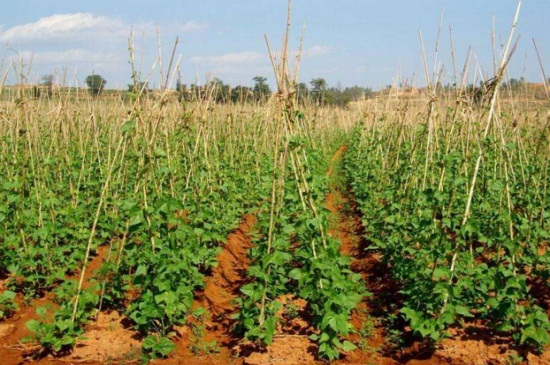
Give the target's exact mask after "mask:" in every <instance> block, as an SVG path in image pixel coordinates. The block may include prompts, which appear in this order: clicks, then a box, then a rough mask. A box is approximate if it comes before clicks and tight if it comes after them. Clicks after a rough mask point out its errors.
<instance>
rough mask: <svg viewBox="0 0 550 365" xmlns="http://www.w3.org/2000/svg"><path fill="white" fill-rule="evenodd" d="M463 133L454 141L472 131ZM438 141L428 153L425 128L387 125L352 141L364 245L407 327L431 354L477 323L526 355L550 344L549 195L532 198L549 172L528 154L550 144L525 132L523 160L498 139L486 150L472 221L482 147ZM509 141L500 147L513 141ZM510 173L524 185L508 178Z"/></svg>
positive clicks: (448, 133) (352, 174)
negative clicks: (540, 288) (454, 332)
mask: <svg viewBox="0 0 550 365" xmlns="http://www.w3.org/2000/svg"><path fill="white" fill-rule="evenodd" d="M449 114H450V115H454V113H453V112H450V113H449ZM454 123H455V125H453V128H454V130H455V131H456V130H463V128H464V127H465V125H464V124H462V123H461V122H460V121H454ZM449 125H450V124H449ZM432 132H433V133H434V134H435V136H433V137H432V138H434V139H432V141H433V140H438V141H440V142H439V143H438V144H435V143H433V144H432V145H431V146H430V147H428V146H427V141H428V139H427V136H428V130H427V128H426V126H425V125H417V126H414V125H405V124H402V123H401V122H399V121H395V120H382V119H380V121H378V122H375V124H374V125H372V126H368V127H365V128H363V129H360V128H358V129H357V130H356V131H355V133H354V136H353V138H352V142H351V144H350V148H349V151H348V153H347V155H346V160H345V165H346V170H347V174H348V176H349V179H350V182H351V186H352V189H353V191H354V193H355V196H356V199H357V202H358V204H359V206H360V209H361V211H362V213H363V224H364V226H365V229H366V231H367V232H368V234H367V236H366V237H365V238H366V239H367V240H368V241H369V242H370V243H371V246H370V249H377V250H380V252H381V253H382V255H383V261H384V263H387V265H388V267H390V268H391V269H390V272H391V275H392V277H393V280H395V282H397V283H400V285H401V290H400V294H401V295H402V296H403V299H404V300H403V303H402V308H401V309H400V313H401V315H402V317H403V319H404V320H406V322H407V323H408V324H409V326H410V328H411V329H412V331H413V332H414V334H415V335H416V336H417V337H420V338H424V339H428V340H431V341H433V342H438V341H440V340H441V339H442V338H444V337H445V336H447V335H448V332H447V329H448V328H449V327H453V326H460V325H461V324H462V323H464V322H468V321H472V320H474V319H479V320H485V321H486V323H487V324H489V325H492V326H494V327H495V329H496V330H497V331H500V332H503V333H507V334H511V336H512V337H513V338H514V339H515V340H516V342H517V343H518V344H526V345H530V346H532V347H539V346H543V345H544V344H547V343H549V337H548V331H549V330H550V325H549V323H548V315H547V314H546V313H544V311H543V310H541V308H540V305H539V303H540V298H537V297H536V296H537V294H536V293H535V292H533V291H532V290H531V289H530V283H535V282H540V280H547V278H548V276H547V269H546V268H547V267H548V266H546V260H547V258H546V256H547V255H540V254H539V253H538V250H539V249H540V247H541V245H544V242H547V240H548V238H547V232H546V230H545V229H544V228H542V227H548V225H549V224H550V220H549V218H550V216H549V215H548V214H547V213H546V212H547V211H548V208H550V195H549V194H548V192H547V191H545V192H544V193H542V194H541V192H540V191H539V190H538V189H535V188H533V186H542V185H544V184H546V183H547V182H548V176H549V171H548V165H547V164H543V163H541V161H542V160H543V159H542V160H541V159H540V157H539V158H537V157H536V155H537V151H536V150H532V147H531V146H534V145H538V146H539V148H541V147H542V146H545V147H544V148H547V147H546V146H547V144H548V141H547V139H546V137H542V138H541V135H540V134H539V133H540V131H539V130H537V128H536V127H532V128H531V129H522V130H521V131H520V132H518V133H519V134H520V135H522V138H526V139H527V140H529V141H530V142H529V145H530V146H526V145H524V146H523V148H524V150H521V149H520V148H519V146H518V144H517V143H508V144H506V145H504V146H502V145H501V139H500V138H501V137H499V139H493V138H488V139H487V140H485V141H482V143H483V144H484V145H483V147H484V149H485V150H484V151H485V152H484V156H483V163H482V165H481V167H480V170H479V174H478V176H477V181H476V190H475V194H474V195H473V199H472V201H471V210H470V214H469V216H468V218H467V219H464V210H465V208H466V206H467V200H468V195H469V191H470V190H469V184H470V183H471V179H472V177H471V176H472V171H473V169H474V166H475V165H476V158H477V150H476V153H472V151H471V150H469V149H468V144H473V143H475V142H473V141H472V140H471V139H470V138H471V136H466V135H460V136H457V135H456V134H453V129H450V128H449V127H441V128H439V129H437V130H435V131H432ZM454 133H456V132H454ZM504 133H506V134H504ZM512 133H515V132H513V131H512V130H505V131H504V132H503V136H504V137H502V138H506V139H508V140H511V141H515V138H516V137H514V135H513V134H512ZM430 149H432V150H430ZM426 151H429V152H426ZM528 151H529V152H528ZM430 156H431V157H430ZM504 156H506V157H504ZM520 156H531V157H529V158H527V159H525V158H524V157H520ZM504 165H506V166H504ZM497 166H498V168H497ZM504 169H507V173H508V174H509V175H508V177H507V175H506V174H505V170H504ZM512 172H515V173H518V174H517V175H514V176H515V177H514V178H511V177H510V174H512ZM520 172H522V173H523V174H524V175H520V174H521V173H520ZM508 202H509V204H508ZM508 207H510V208H508ZM543 262H544V263H543ZM543 282H544V281H543Z"/></svg>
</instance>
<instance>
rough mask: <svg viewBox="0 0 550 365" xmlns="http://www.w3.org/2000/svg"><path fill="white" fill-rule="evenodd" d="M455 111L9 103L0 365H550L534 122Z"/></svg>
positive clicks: (2, 151) (540, 166)
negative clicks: (1, 363) (327, 364)
mask: <svg viewBox="0 0 550 365" xmlns="http://www.w3.org/2000/svg"><path fill="white" fill-rule="evenodd" d="M457 96H459V95H458V94H457V93H454V94H445V95H440V96H439V98H438V100H434V99H432V98H428V97H426V98H425V100H423V99H422V97H419V98H417V99H415V100H411V99H410V98H401V99H400V98H390V97H387V98H378V99H375V100H368V101H366V102H362V103H358V104H356V105H354V106H353V107H352V108H348V109H334V108H333V109H330V108H323V107H316V106H314V105H298V104H295V103H294V101H293V100H292V99H291V98H284V97H280V98H277V97H274V98H272V100H271V101H269V102H268V103H266V104H244V105H241V104H234V105H233V104H231V105H228V104H216V103H214V102H212V101H209V100H199V101H196V102H193V103H183V104H182V103H178V102H177V101H176V100H172V99H169V98H168V96H166V99H163V98H162V97H160V98H150V97H144V98H141V99H140V98H138V99H136V100H134V102H129V101H128V100H122V99H120V100H116V99H113V98H112V97H109V98H101V97H100V98H83V100H80V101H75V100H69V99H68V98H67V99H64V98H53V99H30V98H29V99H28V100H23V101H22V100H20V99H18V100H13V101H11V102H5V103H4V104H3V105H2V112H1V118H2V125H3V128H2V129H1V132H0V133H1V136H0V138H1V141H2V142H1V144H0V156H1V160H0V161H1V166H2V167H1V170H0V175H1V176H0V178H1V181H2V185H1V187H0V188H1V189H2V194H1V195H0V196H1V200H0V225H1V229H2V235H1V237H0V240H1V242H0V243H1V245H0V250H1V252H0V290H1V294H0V315H1V318H2V322H0V336H2V345H1V347H0V353H1V354H2V358H3V359H8V360H5V361H8V363H19V362H22V361H23V362H30V363H39V364H57V363H71V362H78V363H80V362H83V363H109V362H110V363H138V362H143V361H148V359H150V360H152V361H153V363H159V364H163V363H167V364H168V363H178V362H179V363H181V362H182V361H183V362H185V363H203V364H209V363H235V364H239V363H243V362H244V363H247V364H261V363H276V361H278V360H279V361H280V360H281V359H284V361H285V363H292V362H294V363H313V362H322V361H327V360H332V361H335V363H343V364H345V363H368V362H369V361H370V362H371V363H415V364H421V363H426V364H428V363H502V364H509V363H522V362H525V363H529V364H544V363H548V362H549V361H550V360H549V359H550V358H549V352H548V348H547V347H545V346H547V345H548V342H549V338H548V331H549V329H550V324H549V320H548V316H549V314H550V309H549V305H550V291H549V278H550V266H549V262H548V261H549V259H550V256H549V255H548V250H549V247H548V240H549V236H550V235H549V233H548V225H549V223H550V212H549V209H550V193H549V192H548V183H549V181H550V179H549V171H550V168H549V166H548V165H549V161H550V159H549V157H550V156H549V154H550V144H549V137H550V132H549V126H550V119H549V118H550V116H549V114H548V106H549V105H548V103H547V102H546V104H545V103H544V102H540V101H539V102H536V103H535V102H534V101H532V100H529V99H526V98H522V97H521V95H517V96H516V95H513V94H508V96H507V97H501V98H499V99H498V100H497V104H496V107H495V109H494V110H495V111H494V114H493V115H492V116H490V117H489V114H490V108H489V106H488V105H477V104H475V103H474V102H473V101H472V100H468V99H467V97H466V98H465V99H464V98H460V97H457ZM25 337H28V341H27V342H21V340H22V339H23V338H25ZM162 358H166V359H164V360H162ZM153 359H158V360H153ZM337 359H339V360H337ZM478 360H479V361H485V362H475V361H478ZM514 361H515V362H514Z"/></svg>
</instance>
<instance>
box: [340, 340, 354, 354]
mask: <svg viewBox="0 0 550 365" xmlns="http://www.w3.org/2000/svg"><path fill="white" fill-rule="evenodd" d="M356 349H357V346H355V345H354V344H353V343H351V342H350V341H344V343H343V345H342V350H344V351H345V352H350V351H354V350H356Z"/></svg>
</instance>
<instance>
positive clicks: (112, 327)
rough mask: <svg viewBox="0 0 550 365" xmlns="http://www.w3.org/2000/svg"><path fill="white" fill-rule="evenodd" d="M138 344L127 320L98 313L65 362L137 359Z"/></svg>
mask: <svg viewBox="0 0 550 365" xmlns="http://www.w3.org/2000/svg"><path fill="white" fill-rule="evenodd" d="M140 355H141V341H140V339H139V338H138V337H137V336H136V333H135V332H134V331H132V330H131V329H129V326H128V323H127V320H126V319H125V318H124V317H122V316H121V315H120V314H119V313H117V312H111V313H99V315H98V316H97V319H96V320H95V321H94V322H92V323H90V324H88V326H87V328H86V332H85V334H84V338H83V339H80V340H77V342H76V346H75V348H74V349H73V352H72V353H71V354H70V355H69V356H67V358H66V360H68V361H71V360H76V361H81V362H82V361H90V362H92V361H96V362H100V363H108V362H115V361H116V362H120V361H126V362H128V361H129V360H133V359H138V358H139V356H140Z"/></svg>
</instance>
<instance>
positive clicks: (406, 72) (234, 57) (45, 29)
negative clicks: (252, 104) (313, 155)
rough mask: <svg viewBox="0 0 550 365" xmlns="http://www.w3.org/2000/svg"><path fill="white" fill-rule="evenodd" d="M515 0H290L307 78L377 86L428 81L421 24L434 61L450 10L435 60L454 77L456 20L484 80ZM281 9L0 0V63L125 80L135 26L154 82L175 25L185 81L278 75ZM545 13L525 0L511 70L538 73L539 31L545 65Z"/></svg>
mask: <svg viewBox="0 0 550 365" xmlns="http://www.w3.org/2000/svg"><path fill="white" fill-rule="evenodd" d="M516 7H517V1H516V0H498V1H497V0H462V1H458V0H415V1H411V0H393V1H379V0H378V1H374V0H363V1H360V0H294V12H293V32H292V35H291V42H292V43H291V46H292V48H293V49H297V48H298V46H299V39H300V37H301V33H302V28H303V27H304V26H305V39H304V55H303V60H302V63H301V65H300V80H301V81H303V82H306V83H309V81H310V80H311V79H313V78H316V77H323V78H325V79H326V80H327V81H328V83H329V84H330V85H334V86H336V85H341V86H352V85H360V86H367V87H371V88H374V89H378V88H380V87H381V86H382V87H383V86H385V85H387V84H391V83H392V82H393V80H396V79H399V80H400V81H403V80H405V81H406V82H408V83H412V84H415V85H424V84H425V79H424V74H423V72H422V51H421V47H420V42H419V34H418V33H419V31H420V32H422V36H423V39H424V43H425V47H426V54H427V58H428V64H429V65H430V68H431V70H432V71H433V68H434V64H436V62H435V59H434V57H435V44H436V39H437V33H438V27H439V22H440V17H441V14H442V12H443V28H442V36H441V46H440V51H439V56H438V59H437V61H438V62H437V68H438V69H439V68H442V69H443V75H444V80H443V81H444V82H445V83H446V82H452V79H453V62H452V57H451V52H450V31H449V27H452V33H453V41H454V47H455V54H456V62H457V65H458V66H457V67H458V69H459V71H460V70H462V67H463V64H464V62H465V60H466V55H467V52H468V48H469V47H471V49H472V58H471V66H470V69H471V72H470V80H474V79H477V80H479V78H480V75H483V76H486V75H491V73H492V71H493V66H492V65H493V46H492V41H491V32H492V29H493V25H494V27H495V30H496V33H495V34H496V39H497V47H498V50H497V51H499V50H500V43H501V42H505V40H506V38H507V36H508V33H509V28H510V24H511V22H512V19H513V16H514V13H515V10H516ZM285 17H286V0H232V1H226V0H217V1H214V0H203V1H190V0H177V1H176V0H166V1H155V2H153V1H144V0H123V1H116V2H115V1H106V0H94V1H90V0H86V1H83V0H70V1H59V0H56V1H54V0H3V1H2V16H1V17H0V72H1V73H2V75H3V74H4V73H5V72H6V70H7V71H8V72H7V74H8V82H11V83H13V82H16V80H17V75H18V74H21V73H23V74H25V75H27V78H28V80H29V81H33V82H36V81H40V78H41V76H43V75H46V74H53V73H55V74H56V77H57V79H58V81H59V82H60V83H63V84H65V85H72V86H76V85H83V80H84V79H85V77H86V76H87V75H89V74H91V73H92V72H95V73H97V74H101V75H102V76H104V78H105V79H107V81H108V87H112V88H124V87H126V84H128V83H130V75H131V72H130V65H129V60H130V56H129V53H128V37H129V35H130V31H131V29H133V30H134V44H135V64H136V67H137V69H138V70H139V71H140V72H141V75H142V78H143V79H149V80H150V83H151V84H158V82H159V81H158V80H159V77H160V71H159V70H160V64H159V57H158V38H157V29H160V34H161V38H160V40H161V44H162V54H163V56H162V69H163V70H164V71H163V73H164V74H163V77H166V75H165V73H166V69H167V66H168V62H169V56H170V53H171V48H172V45H173V42H174V40H175V38H176V36H179V38H180V43H179V46H178V50H177V54H176V60H175V62H177V61H178V60H179V64H178V65H179V70H180V74H181V76H182V78H183V81H184V82H185V83H188V84H189V83H193V82H195V81H196V80H197V79H198V80H199V82H200V83H204V81H205V80H206V79H207V78H208V77H210V78H212V77H219V78H221V79H222V80H223V81H224V82H226V83H230V84H231V85H234V86H235V85H238V84H242V85H251V84H253V81H252V78H253V77H254V76H257V75H261V76H265V77H267V78H268V80H269V81H270V83H271V84H273V79H274V77H273V72H272V70H271V65H270V62H269V58H268V55H267V50H266V46H265V42H264V33H265V34H267V35H268V37H269V39H270V42H271V44H272V47H273V48H275V49H280V44H281V39H282V34H283V32H284V27H285ZM549 21H550V1H549V0H526V1H525V2H524V4H523V8H522V12H521V16H520V23H519V26H518V29H517V33H516V34H517V35H519V36H520V41H519V42H520V43H519V47H518V48H517V51H516V54H515V56H514V58H513V60H512V62H511V64H510V68H509V74H510V77H514V78H520V77H525V78H526V79H527V80H529V81H534V82H540V81H541V77H540V73H541V72H540V67H539V66H538V61H537V58H536V54H535V52H534V47H533V43H532V38H535V39H536V40H537V43H538V46H539V50H540V52H541V56H542V58H543V60H544V63H545V68H546V72H547V73H548V74H550V40H549V31H548V30H549V29H550V27H549V25H548V22H549ZM21 60H22V62H21ZM21 64H23V69H22V70H21ZM174 83H175V81H174Z"/></svg>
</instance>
